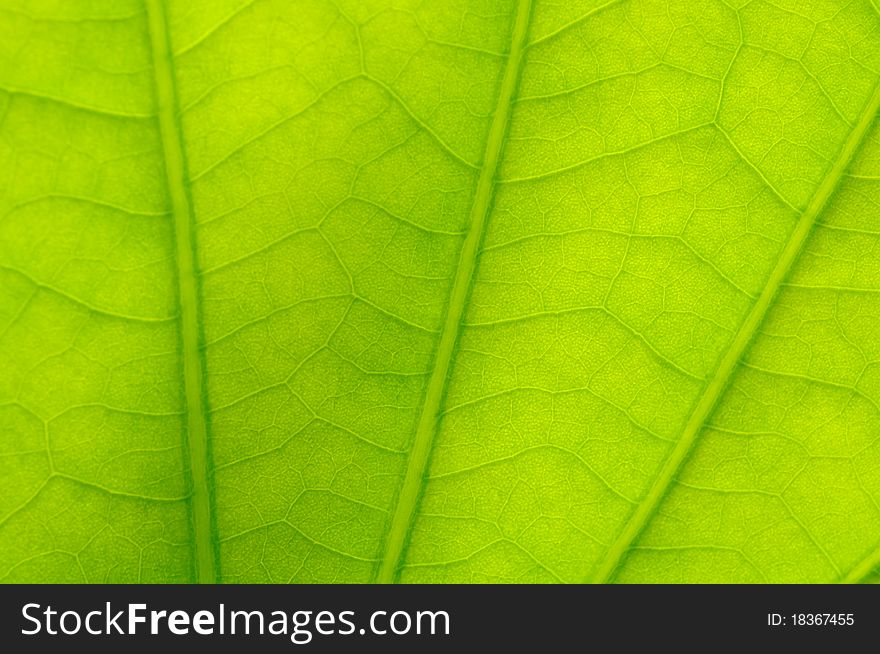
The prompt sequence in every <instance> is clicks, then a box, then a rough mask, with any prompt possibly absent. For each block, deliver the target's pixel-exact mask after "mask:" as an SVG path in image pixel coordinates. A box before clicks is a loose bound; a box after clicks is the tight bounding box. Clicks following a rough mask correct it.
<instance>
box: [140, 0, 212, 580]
mask: <svg viewBox="0 0 880 654" xmlns="http://www.w3.org/2000/svg"><path fill="white" fill-rule="evenodd" d="M163 2H164V0H146V5H147V15H148V21H149V32H150V43H151V46H152V51H153V71H154V74H155V85H156V99H157V102H158V105H159V114H158V115H159V130H160V133H161V137H162V151H163V154H164V157H165V174H166V181H167V184H168V194H169V196H170V200H171V209H172V213H173V216H174V237H175V248H176V252H175V261H176V264H177V279H178V295H179V302H180V331H181V340H182V355H183V377H184V392H185V396H186V408H187V437H186V445H187V447H186V450H187V452H188V456H189V475H190V480H191V483H192V493H191V499H190V502H191V511H192V525H193V540H194V541H195V553H194V558H195V562H194V563H195V573H196V580H197V581H198V582H199V583H203V584H212V583H216V582H217V580H218V573H217V557H216V553H215V543H216V542H217V539H216V538H215V534H214V526H213V513H212V497H211V487H210V483H209V472H208V470H209V464H208V428H207V417H206V416H207V401H206V396H205V389H204V365H203V362H202V350H201V330H200V328H199V324H200V323H199V320H200V318H199V290H198V279H197V277H196V262H195V235H194V233H193V232H194V226H193V216H192V209H191V205H190V198H189V193H188V190H187V172H186V158H185V156H184V153H183V141H182V134H181V128H180V123H179V121H178V117H177V116H178V102H177V91H176V82H175V78H174V70H173V69H172V61H171V44H170V41H169V35H168V22H167V18H166V16H165V6H164V4H163Z"/></svg>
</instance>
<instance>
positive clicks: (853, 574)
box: [840, 546, 880, 584]
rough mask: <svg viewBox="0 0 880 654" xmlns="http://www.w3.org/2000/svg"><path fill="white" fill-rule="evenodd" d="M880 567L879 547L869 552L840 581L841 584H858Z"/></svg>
mask: <svg viewBox="0 0 880 654" xmlns="http://www.w3.org/2000/svg"><path fill="white" fill-rule="evenodd" d="M878 567H880V546H878V547H877V548H876V549H874V550H873V551H871V552H869V553H868V555H867V556H866V557H864V558H863V559H862V560H860V561H859V562H858V563H857V564H856V565H855V566H853V568H852V569H851V570H850V571H849V572H847V573H846V574H845V575H843V576H842V577H841V579H840V583H842V584H860V583H862V582H864V581H865V580H866V579H867V578H868V576H870V574H871V573H872V572H874V570H876V569H877V568H878Z"/></svg>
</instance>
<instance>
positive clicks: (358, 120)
mask: <svg viewBox="0 0 880 654" xmlns="http://www.w3.org/2000/svg"><path fill="white" fill-rule="evenodd" d="M878 108H880V12H878V8H877V7H876V6H875V4H874V2H873V0H828V1H826V2H821V3H815V4H812V5H805V4H804V3H802V2H797V1H795V0H774V2H766V1H764V0H751V1H749V2H733V1H731V2H724V1H721V0H662V1H661V0H610V1H608V0H606V1H604V2H603V1H602V0H599V1H590V0H578V1H576V2H564V3H556V2H551V1H550V0H444V2H419V1H416V0H393V1H392V0H296V1H294V2H291V1H289V0H222V1H219V0H218V1H215V2H211V3H192V2H179V1H177V0H119V1H114V2H107V1H102V0H93V1H83V2H76V3H58V2H51V1H49V0H39V1H38V0H26V1H25V0H0V370H2V374H0V579H2V580H4V581H7V582H10V581H24V582H49V581H56V582H57V581H68V582H77V581H87V582H126V581H127V582H193V581H200V582H213V581H223V582H343V581H345V582H371V581H379V582H395V581H400V582H514V581H520V582H583V581H594V582H815V583H818V582H833V581H846V582H855V581H871V580H875V579H876V576H877V574H876V572H875V569H876V567H877V566H878V564H880V547H878V543H880V475H878V473H877V470H878V469H880V442H878V439H877V434H878V433H880V330H878V328H877V325H878V321H880V241H878V238H880V222H878V219H877V215H878V207H880V126H878V120H877V113H878Z"/></svg>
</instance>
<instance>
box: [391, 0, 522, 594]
mask: <svg viewBox="0 0 880 654" xmlns="http://www.w3.org/2000/svg"><path fill="white" fill-rule="evenodd" d="M532 1H533V0H519V2H518V4H517V8H516V17H515V19H514V25H513V30H512V32H511V42H510V49H509V50H508V55H507V62H506V64H505V67H504V76H503V78H502V81H501V88H500V90H499V93H498V99H497V102H496V106H495V112H494V114H493V117H492V123H491V125H490V127H489V135H488V138H487V141H486V149H485V153H484V156H483V165H482V167H481V168H480V175H479V178H478V180H477V188H476V191H475V195H474V202H473V204H472V205H471V212H470V227H469V228H468V233H467V236H466V237H465V240H464V243H463V245H462V249H461V253H460V255H459V260H458V267H457V269H456V271H455V278H454V280H453V283H452V292H451V294H450V297H449V303H448V307H447V312H446V319H445V321H444V323H443V328H442V331H441V335H440V343H439V345H438V346H437V354H436V356H435V359H434V367H433V370H432V371H431V376H430V378H429V380H428V386H427V389H426V391H425V399H424V402H423V404H422V412H421V414H420V415H419V421H418V426H417V427H416V435H415V440H414V442H413V446H412V449H411V451H410V455H409V461H408V462H407V468H406V474H405V476H404V479H403V485H402V486H401V489H400V494H399V496H398V499H397V505H396V507H395V509H394V515H393V517H392V519H391V526H390V528H389V531H388V535H387V537H386V541H385V552H384V555H383V557H382V562H381V564H380V566H379V570H378V573H377V576H376V581H378V582H379V583H391V582H393V581H394V580H395V578H396V576H397V571H398V569H399V567H400V564H401V558H402V556H403V551H404V546H405V544H406V541H407V538H408V536H409V533H410V530H411V528H412V523H413V519H414V517H415V509H416V505H417V504H418V501H419V496H420V495H421V491H422V486H423V483H424V478H425V471H426V468H427V465H428V458H429V456H430V453H431V448H432V445H433V442H434V437H435V435H436V432H437V423H438V419H439V414H440V404H441V402H442V401H443V398H444V395H445V393H446V384H447V379H448V377H449V369H450V366H451V364H452V358H453V354H454V352H455V347H456V344H457V343H458V338H459V335H460V332H461V324H462V317H463V315H464V310H465V307H466V305H467V302H468V298H469V296H470V290H471V282H472V279H473V275H474V270H475V268H476V265H477V256H478V250H479V247H480V243H481V242H482V240H483V233H484V232H485V229H486V222H487V218H488V215H489V209H490V208H491V205H492V198H493V196H494V189H495V178H496V175H497V171H498V164H499V161H500V160H501V155H502V152H503V150H504V142H505V140H506V137H507V130H508V127H509V124H510V113H511V110H512V109H511V105H512V101H513V97H514V95H515V94H516V89H517V86H518V84H519V77H520V69H521V68H522V60H523V51H524V49H525V45H526V37H527V34H528V31H529V22H530V19H531V14H532Z"/></svg>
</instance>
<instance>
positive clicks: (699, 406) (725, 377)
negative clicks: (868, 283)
mask: <svg viewBox="0 0 880 654" xmlns="http://www.w3.org/2000/svg"><path fill="white" fill-rule="evenodd" d="M878 109H880V83H878V85H877V87H876V88H875V89H874V93H873V95H872V96H871V98H870V99H869V100H868V102H867V104H866V105H865V108H864V109H863V110H862V113H861V115H860V116H859V118H858V121H857V122H856V124H855V126H854V127H853V129H852V131H850V133H849V136H848V137H847V139H846V142H845V143H844V144H843V148H842V149H841V150H840V153H839V154H838V156H837V159H835V161H834V164H833V165H832V166H831V169H830V170H829V171H828V174H827V175H826V176H825V178H824V179H823V180H822V182H821V184H819V187H818V188H817V189H816V192H815V193H814V194H813V196H812V197H811V198H810V201H809V202H808V204H807V206H806V208H805V209H804V211H803V213H801V216H800V218H799V219H798V222H797V224H796V225H795V228H794V231H793V232H792V233H791V236H790V237H789V239H788V242H787V243H786V245H785V247H784V248H783V250H782V254H781V255H780V256H779V260H778V261H777V263H776V266H775V267H774V268H773V271H772V272H771V273H770V277H769V278H768V279H767V283H766V285H765V286H764V290H763V291H762V292H761V295H760V296H758V299H757V300H756V301H755V304H754V305H752V308H751V310H750V311H749V313H748V315H747V316H746V319H745V321H744V322H743V323H742V325H741V326H740V328H739V331H737V333H736V336H734V338H733V341H732V342H731V344H730V347H729V348H728V349H727V351H726V352H725V353H724V355H723V356H722V358H721V361H720V362H719V364H718V368H717V369H716V371H715V374H714V376H713V377H712V379H711V380H710V381H709V383H708V384H707V385H706V386H705V387H704V389H703V392H702V394H701V395H700V397H699V399H698V400H697V403H696V404H695V405H694V409H693V411H692V412H691V415H690V417H689V418H688V421H687V423H686V424H685V427H684V430H683V431H682V435H681V439H680V440H679V441H678V443H677V444H676V446H675V448H674V449H673V450H672V453H671V454H670V455H669V457H668V458H667V459H666V461H665V462H664V463H663V466H662V468H661V469H660V472H659V474H658V475H657V477H656V479H655V480H654V483H653V484H652V485H651V488H650V489H649V490H648V493H647V494H646V495H645V498H644V499H643V500H642V501H641V503H640V504H639V506H638V507H637V508H636V510H635V512H634V513H633V514H632V517H631V518H630V519H629V521H628V522H627V523H626V525H625V526H624V528H623V530H622V531H621V532H620V534H619V535H618V537H617V538H616V539H615V541H614V542H613V543H612V545H611V547H610V548H609V549H608V552H607V554H606V556H605V558H604V559H603V560H602V562H601V563H600V564H599V566H598V568H597V569H596V572H595V573H594V574H593V575H592V578H591V579H590V580H591V581H592V582H593V583H606V582H608V581H610V580H611V579H612V578H613V576H614V573H615V571H616V570H617V567H618V565H619V564H620V562H621V560H622V559H623V557H624V555H625V554H626V552H627V551H628V550H629V549H630V547H632V544H633V543H634V542H635V541H636V539H637V538H638V537H639V535H640V534H641V532H642V530H643V529H644V528H645V526H646V525H647V524H648V522H649V521H650V519H651V517H652V516H653V515H654V512H655V511H656V510H657V507H658V506H659V505H660V502H661V500H662V499H663V497H664V496H665V495H666V492H667V491H668V489H669V487H670V486H671V485H672V482H673V480H674V479H675V476H676V474H677V473H678V470H679V468H680V467H681V465H682V464H683V463H684V461H685V460H686V459H687V457H688V454H689V453H690V451H691V450H692V448H693V446H694V443H695V442H696V440H697V437H698V436H699V434H700V432H701V431H702V429H703V426H704V424H705V422H706V419H707V418H708V417H709V415H710V414H711V412H712V410H713V409H714V408H715V405H716V404H717V402H718V400H719V398H720V397H721V395H722V394H723V392H724V390H725V389H726V387H727V384H728V382H729V381H730V380H731V378H732V377H733V374H734V372H735V370H736V367H737V364H738V363H739V361H740V359H741V358H742V355H743V354H744V353H745V351H746V350H747V349H748V347H749V345H750V344H751V342H752V340H753V339H754V337H755V335H756V334H757V333H758V331H759V329H760V327H761V323H762V322H763V321H764V317H765V316H766V314H767V311H768V309H769V308H770V306H771V305H772V304H773V300H774V298H775V297H776V294H777V292H778V291H779V288H780V286H781V285H782V283H783V282H784V281H785V279H786V277H787V276H788V273H789V271H790V270H791V268H792V266H793V265H794V262H795V261H796V260H797V258H798V255H799V254H800V251H801V248H802V247H803V245H804V242H805V241H806V240H807V237H808V236H809V235H810V232H811V231H812V229H813V225H814V224H815V222H816V219H817V217H818V216H819V214H820V213H821V212H822V211H823V209H824V208H825V206H826V205H827V204H828V201H829V200H830V199H831V197H832V196H833V195H834V191H835V190H836V189H837V187H838V186H839V184H840V180H841V179H842V178H843V175H844V173H845V172H846V169H847V168H848V167H849V164H850V162H851V161H852V158H853V156H854V155H855V153H856V152H857V151H858V149H859V146H860V145H861V144H862V142H863V141H864V140H865V137H866V135H867V133H868V130H869V128H870V127H871V124H872V123H873V122H874V119H875V117H876V115H877V111H878Z"/></svg>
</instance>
